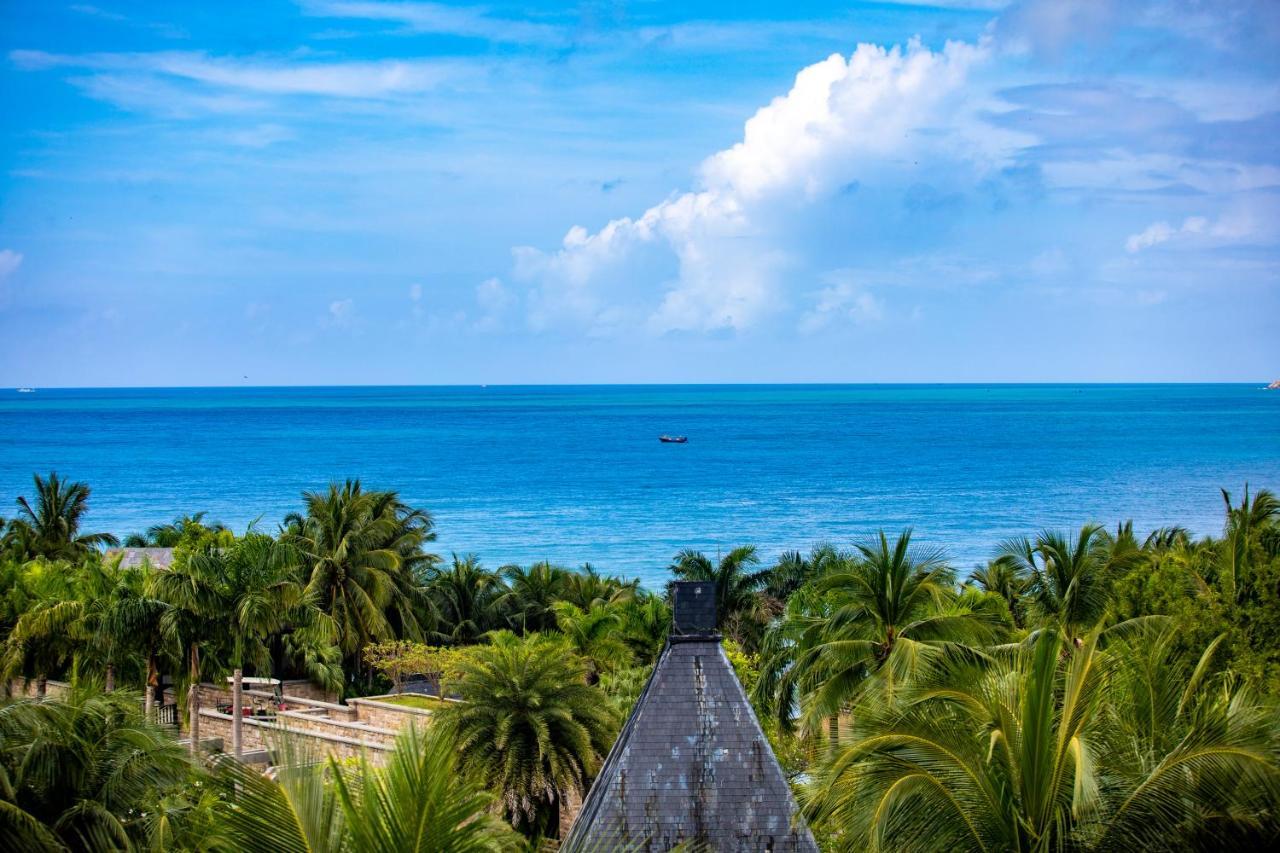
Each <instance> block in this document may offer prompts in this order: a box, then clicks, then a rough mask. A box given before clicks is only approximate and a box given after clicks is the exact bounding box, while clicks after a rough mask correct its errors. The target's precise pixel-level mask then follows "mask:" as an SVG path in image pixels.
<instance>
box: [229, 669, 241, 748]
mask: <svg viewBox="0 0 1280 853" xmlns="http://www.w3.org/2000/svg"><path fill="white" fill-rule="evenodd" d="M243 678H244V670H242V669H241V668H240V667H236V668H235V670H233V671H232V675H231V754H232V755H234V756H235V757H236V760H237V761H238V760H239V759H240V755H241V753H242V752H243V748H242V746H241V743H242V741H241V737H242V727H243V726H244V713H243V709H242V708H241V707H240V703H241V702H242V701H243V699H242V697H243V693H242V689H243V688H242V687H241V684H242V681H241V679H243Z"/></svg>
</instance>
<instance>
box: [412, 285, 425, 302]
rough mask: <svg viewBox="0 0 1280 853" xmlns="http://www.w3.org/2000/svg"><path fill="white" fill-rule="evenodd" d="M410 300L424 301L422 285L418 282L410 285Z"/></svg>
mask: <svg viewBox="0 0 1280 853" xmlns="http://www.w3.org/2000/svg"><path fill="white" fill-rule="evenodd" d="M409 301H410V302H421V301H422V285H420V284H417V283H415V284H411V285H409Z"/></svg>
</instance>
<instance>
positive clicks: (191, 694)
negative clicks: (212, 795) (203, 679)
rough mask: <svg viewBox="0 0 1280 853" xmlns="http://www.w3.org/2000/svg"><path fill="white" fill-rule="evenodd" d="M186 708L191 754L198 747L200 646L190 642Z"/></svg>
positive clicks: (197, 749) (195, 753) (194, 753)
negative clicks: (189, 671)
mask: <svg viewBox="0 0 1280 853" xmlns="http://www.w3.org/2000/svg"><path fill="white" fill-rule="evenodd" d="M187 710H188V712H189V713H190V721H191V722H190V724H189V726H188V728H189V729H190V730H191V731H190V735H191V754H192V755H198V754H199V749H200V648H199V647H198V646H197V645H196V644H195V643H192V644H191V687H189V688H188V690H187Z"/></svg>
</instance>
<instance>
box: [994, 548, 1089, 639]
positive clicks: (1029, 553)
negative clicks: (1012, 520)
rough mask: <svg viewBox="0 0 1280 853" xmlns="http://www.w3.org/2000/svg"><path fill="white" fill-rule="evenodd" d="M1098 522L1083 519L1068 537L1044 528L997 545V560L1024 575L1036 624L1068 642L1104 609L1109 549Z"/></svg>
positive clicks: (1086, 628)
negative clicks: (1051, 629)
mask: <svg viewBox="0 0 1280 853" xmlns="http://www.w3.org/2000/svg"><path fill="white" fill-rule="evenodd" d="M1102 533H1103V529H1102V525H1099V524H1086V525H1084V526H1083V527H1081V528H1080V530H1079V532H1078V533H1077V534H1076V535H1075V536H1074V537H1071V536H1069V535H1068V534H1066V533H1061V532H1058V531H1055V530H1044V531H1041V532H1040V534H1039V535H1038V536H1037V537H1036V539H1035V541H1034V542H1032V541H1031V540H1029V539H1026V538H1020V539H1011V540H1007V541H1005V542H1003V543H1001V545H1000V551H999V556H998V558H997V559H1000V560H1004V561H1007V562H1008V563H1010V564H1011V565H1012V566H1013V567H1015V569H1016V571H1018V572H1020V573H1023V574H1025V575H1026V577H1027V578H1028V580H1027V596H1028V600H1029V604H1030V610H1031V614H1032V616H1033V617H1034V619H1035V620H1036V621H1037V623H1038V624H1041V625H1051V626H1054V627H1056V628H1058V630H1059V631H1061V632H1062V633H1063V634H1065V635H1066V636H1067V638H1068V639H1069V640H1071V641H1073V642H1075V641H1079V640H1080V639H1081V638H1082V637H1083V636H1084V634H1085V633H1087V632H1088V631H1089V629H1091V628H1092V627H1093V626H1095V625H1097V624H1098V622H1099V621H1100V620H1101V619H1102V617H1103V615H1104V614H1105V613H1106V609H1107V601H1108V597H1107V596H1108V584H1109V580H1110V578H1109V575H1108V571H1107V566H1108V558H1109V556H1110V549H1109V548H1108V543H1107V542H1106V540H1105V537H1104V536H1103V535H1101V534H1102Z"/></svg>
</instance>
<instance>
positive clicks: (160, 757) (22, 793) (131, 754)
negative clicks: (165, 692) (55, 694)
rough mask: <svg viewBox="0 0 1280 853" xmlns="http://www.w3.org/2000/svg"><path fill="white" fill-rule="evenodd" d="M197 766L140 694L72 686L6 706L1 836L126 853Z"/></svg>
mask: <svg viewBox="0 0 1280 853" xmlns="http://www.w3.org/2000/svg"><path fill="white" fill-rule="evenodd" d="M192 773H193V768H192V766H191V764H190V763H189V762H188V760H187V758H186V756H185V755H184V753H183V751H182V748H181V747H179V746H178V744H177V743H176V742H175V741H174V740H173V739H172V738H170V737H168V736H167V735H166V734H164V733H162V732H160V731H159V730H157V729H154V728H152V727H151V726H149V725H147V724H146V723H145V722H144V721H143V720H142V718H141V715H140V713H139V709H138V704H137V699H136V697H133V698H130V697H129V696H126V695H124V694H122V693H116V694H106V693H86V692H74V693H72V694H71V695H70V696H68V697H66V698H59V699H49V700H46V701H43V702H33V701H29V700H19V701H17V702H12V703H10V704H8V705H3V706H0V837H3V838H4V839H5V842H6V843H5V847H6V849H10V850H31V851H41V850H50V851H53V850H67V849H72V850H104V851H105V850H113V851H114V850H128V849H133V847H134V845H135V844H137V843H139V842H142V841H143V840H144V839H145V838H146V836H147V832H148V821H147V819H146V818H145V817H144V816H143V815H144V814H145V813H147V812H149V811H150V809H149V807H150V806H151V805H152V804H153V803H154V802H155V801H156V800H157V799H158V798H160V797H162V796H163V795H165V794H167V793H170V792H173V791H177V790H181V789H182V788H184V787H185V786H186V784H187V782H188V781H189V780H190V778H191V776H192Z"/></svg>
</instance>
